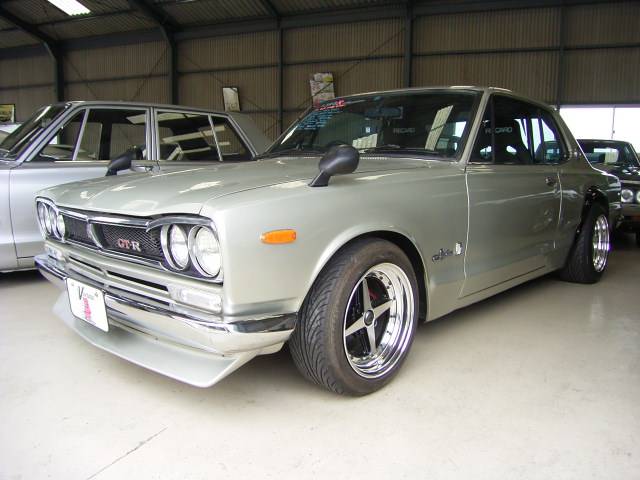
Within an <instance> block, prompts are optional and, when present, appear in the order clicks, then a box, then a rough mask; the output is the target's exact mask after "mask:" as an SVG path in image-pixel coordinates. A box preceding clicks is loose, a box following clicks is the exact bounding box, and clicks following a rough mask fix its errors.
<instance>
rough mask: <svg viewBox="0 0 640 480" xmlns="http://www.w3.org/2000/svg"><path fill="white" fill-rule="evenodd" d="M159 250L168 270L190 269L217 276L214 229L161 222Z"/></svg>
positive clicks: (217, 246) (219, 260)
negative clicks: (160, 248)
mask: <svg viewBox="0 0 640 480" xmlns="http://www.w3.org/2000/svg"><path fill="white" fill-rule="evenodd" d="M160 235H161V237H160V238H161V243H162V251H163V253H164V256H165V258H166V260H167V264H168V265H169V266H170V267H171V269H173V270H176V271H187V270H190V269H193V270H195V271H197V272H198V273H199V274H200V275H203V276H205V277H212V278H215V277H220V274H221V270H222V256H221V254H220V243H219V242H218V237H217V235H216V233H215V231H214V230H213V229H212V228H211V227H210V226H208V225H190V224H177V223H175V224H171V225H164V226H163V227H162V232H161V234H160Z"/></svg>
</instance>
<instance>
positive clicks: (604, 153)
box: [578, 140, 640, 168]
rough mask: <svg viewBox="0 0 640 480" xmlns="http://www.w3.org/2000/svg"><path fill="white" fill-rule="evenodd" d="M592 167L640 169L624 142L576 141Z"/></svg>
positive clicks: (638, 163)
mask: <svg viewBox="0 0 640 480" xmlns="http://www.w3.org/2000/svg"><path fill="white" fill-rule="evenodd" d="M578 143H579V144H580V146H581V147H582V151H583V152H584V154H585V155H586V156H587V159H588V160H589V163H591V164H592V165H605V166H606V165H610V166H612V167H627V168H629V167H631V168H640V162H638V157H637V156H636V154H635V151H634V150H633V149H632V148H631V146H630V145H629V144H627V143H626V142H614V141H598V140H578Z"/></svg>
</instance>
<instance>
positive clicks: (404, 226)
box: [36, 87, 621, 395]
mask: <svg viewBox="0 0 640 480" xmlns="http://www.w3.org/2000/svg"><path fill="white" fill-rule="evenodd" d="M36 202H37V211H38V216H39V222H40V228H41V230H42V232H43V234H44V236H45V238H46V243H45V246H46V253H44V254H42V255H40V256H38V257H37V258H36V263H37V265H38V267H39V269H40V271H41V272H42V273H43V274H44V275H45V276H46V277H47V278H48V279H50V280H51V281H52V282H53V283H55V284H56V285H58V286H59V287H60V288H61V290H62V293H61V295H60V297H59V299H58V301H57V303H56V304H55V306H54V311H55V313H56V314H57V315H58V316H59V317H60V318H61V319H62V320H63V321H64V322H65V323H66V324H67V325H68V326H69V327H71V328H72V329H73V330H74V331H76V332H77V333H78V334H79V335H81V336H82V337H84V338H85V339H86V340H87V341H89V342H91V343H92V344H94V345H96V346H97V347H100V348H102V349H104V350H107V351H109V352H111V353H113V354H115V355H118V356H120V357H122V358H125V359H127V360H129V361H131V362H133V363H136V364H138V365H141V366H143V367H146V368H149V369H151V370H154V371H156V372H159V373H161V374H164V375H167V376H169V377H172V378H174V379H178V380H180V381H183V382H186V383H189V384H191V385H195V386H199V387H208V386H210V385H213V384H215V383H216V382H218V381H220V380H221V379H222V378H223V377H225V376H226V375H228V374H230V373H231V372H232V371H233V370H235V369H237V368H238V367H240V366H241V365H243V364H244V363H246V362H247V361H249V360H250V359H252V358H253V357H255V356H256V355H260V354H267V353H273V352H276V351H278V350H280V348H282V346H283V345H284V344H285V343H286V342H288V343H289V348H290V350H291V353H292V357H293V360H294V362H295V364H296V365H297V367H298V369H299V370H300V371H301V373H302V374H303V375H304V376H305V377H306V378H307V379H309V380H311V381H312V382H315V383H317V384H319V385H321V386H323V387H326V388H328V389H330V390H332V391H334V392H337V393H342V394H350V395H363V394H367V393H370V392H373V391H375V390H377V389H379V388H380V387H382V386H383V385H385V384H386V383H387V382H389V380H390V379H391V378H392V377H393V376H394V375H395V374H396V373H397V372H398V370H399V369H400V366H401V365H402V363H403V361H404V360H405V358H406V356H407V354H408V353H409V349H410V347H411V343H412V340H413V337H414V334H415V331H416V326H417V324H418V322H419V321H429V320H433V319H435V318H438V317H441V316H443V315H445V314H447V313H449V312H451V311H453V310H456V309H458V308H460V307H464V306H466V305H469V304H472V303H474V302H477V301H479V300H482V299H484V298H487V297H489V296H491V295H495V294H497V293H499V292H502V291H504V290H507V289H509V288H511V287H513V286H515V285H518V284H520V283H523V282H526V281H527V280H531V279H533V278H536V277H539V276H541V275H544V274H547V273H549V272H555V271H557V272H559V275H560V277H561V278H563V279H565V280H568V281H572V282H578V283H594V282H597V281H598V280H599V279H600V277H601V276H602V274H603V272H604V271H605V268H606V266H607V259H608V254H609V249H610V243H609V232H610V230H611V228H612V226H613V225H614V224H615V223H616V222H617V219H618V216H619V213H620V207H621V202H620V182H619V181H618V179H617V178H616V177H614V176H612V175H610V174H607V173H605V172H602V171H598V170H595V169H594V168H592V167H591V166H590V165H589V162H588V161H587V159H586V158H585V157H584V154H583V153H582V151H581V149H580V148H579V147H578V145H577V144H576V141H575V139H574V138H573V136H572V135H571V133H570V132H569V130H568V129H567V127H566V125H565V124H564V123H563V121H562V119H561V118H560V117H559V116H558V114H557V113H556V112H555V111H554V110H553V109H551V108H549V107H548V106H547V105H545V104H542V103H538V102H536V101H532V100H530V99H527V98H524V97H521V96H518V95H515V94H513V93H512V92H509V91H507V90H503V89H496V88H475V87H450V88H420V89H408V90H397V91H389V92H375V93H366V94H360V95H353V96H348V97H342V98H338V99H335V100H331V101H327V102H325V103H322V104H320V106H318V107H317V108H315V109H311V110H309V111H308V112H307V113H306V114H305V115H304V116H302V117H301V118H300V119H299V120H298V121H297V122H296V123H295V124H293V125H292V126H291V127H290V128H289V129H288V130H287V131H286V132H285V133H284V134H283V135H282V136H281V137H280V138H279V139H278V140H277V141H276V142H275V143H274V144H273V145H272V146H271V147H270V149H268V150H267V152H266V153H265V154H263V155H262V157H261V158H260V160H259V161H258V162H248V163H238V164H226V165H225V164H221V165H219V166H207V167H202V168H191V169H189V170H185V171H180V172H173V173H162V172H147V173H136V174H131V175H127V176H121V177H120V176H115V177H105V178H100V179H95V180H88V181H82V182H77V183H71V184H66V185H61V186H57V187H53V188H49V189H47V190H44V191H42V192H40V193H39V195H38V197H37V199H36Z"/></svg>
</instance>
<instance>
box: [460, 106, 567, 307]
mask: <svg viewBox="0 0 640 480" xmlns="http://www.w3.org/2000/svg"><path fill="white" fill-rule="evenodd" d="M540 117H541V110H540V108H539V107H538V106H536V105H534V104H530V103H528V102H524V101H521V100H519V99H516V98H512V97H510V96H505V95H493V96H492V97H491V98H490V101H489V103H488V105H487V108H486V111H485V115H484V117H483V121H482V124H481V130H480V131H479V132H478V133H477V138H476V143H475V146H474V149H473V152H472V154H471V157H470V160H469V162H468V164H467V167H466V179H467V190H468V196H469V226H468V240H467V253H466V256H465V272H466V278H465V282H464V285H463V288H462V291H461V296H463V297H464V296H467V295H472V294H474V293H477V292H481V291H482V290H484V289H488V288H491V287H494V286H497V285H500V284H502V283H504V282H508V281H510V280H515V279H517V278H518V277H521V276H525V275H527V274H529V273H533V272H535V271H537V270H541V269H543V268H544V267H545V266H546V264H547V257H548V255H549V254H551V253H552V252H553V250H554V248H555V240H556V236H557V231H558V222H559V218H560V205H561V193H562V192H561V185H560V181H559V176H558V166H557V163H558V162H557V161H554V160H556V159H555V158H554V157H553V155H552V154H551V153H549V152H554V151H559V149H560V147H559V146H558V144H557V143H556V145H555V146H552V145H550V144H549V140H548V141H547V143H546V144H545V141H544V136H543V134H542V133H543V128H542V127H541V123H540ZM545 147H546V149H545ZM562 155H563V152H560V153H559V154H557V155H556V156H557V157H558V159H559V158H560V157H561V156H562Z"/></svg>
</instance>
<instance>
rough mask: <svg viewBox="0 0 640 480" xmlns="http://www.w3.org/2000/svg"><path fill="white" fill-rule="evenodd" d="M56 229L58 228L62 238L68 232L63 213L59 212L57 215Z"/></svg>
mask: <svg viewBox="0 0 640 480" xmlns="http://www.w3.org/2000/svg"><path fill="white" fill-rule="evenodd" d="M56 230H58V234H59V235H60V238H64V236H65V235H66V234H67V226H66V225H65V223H64V217H63V216H62V214H61V213H58V216H57V217H56Z"/></svg>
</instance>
